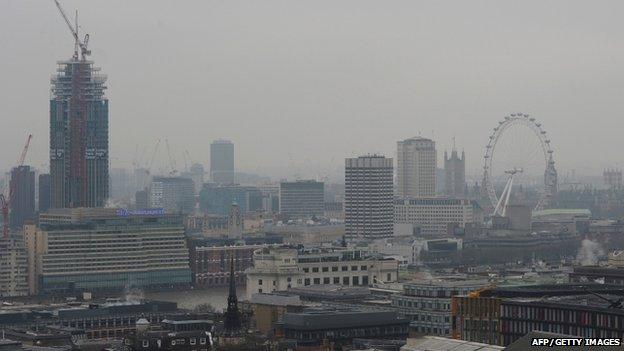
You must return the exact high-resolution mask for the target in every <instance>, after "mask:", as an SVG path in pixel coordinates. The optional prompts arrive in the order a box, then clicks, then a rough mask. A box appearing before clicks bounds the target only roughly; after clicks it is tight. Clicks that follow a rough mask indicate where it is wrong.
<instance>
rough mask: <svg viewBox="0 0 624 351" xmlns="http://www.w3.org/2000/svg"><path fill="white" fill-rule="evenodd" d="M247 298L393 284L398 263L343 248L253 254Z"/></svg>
mask: <svg viewBox="0 0 624 351" xmlns="http://www.w3.org/2000/svg"><path fill="white" fill-rule="evenodd" d="M253 260H254V266H253V267H252V268H249V269H248V270H247V271H246V274H247V295H248V297H251V295H252V294H256V293H270V292H274V291H284V290H288V289H289V288H296V287H302V286H309V285H345V286H368V285H369V284H372V283H374V282H384V283H388V282H396V281H397V273H398V262H397V261H395V260H393V259H384V258H383V257H382V256H380V255H375V254H369V253H364V252H362V251H358V250H347V249H346V248H314V249H297V248H292V247H270V248H263V249H260V250H257V251H256V252H254V259H253Z"/></svg>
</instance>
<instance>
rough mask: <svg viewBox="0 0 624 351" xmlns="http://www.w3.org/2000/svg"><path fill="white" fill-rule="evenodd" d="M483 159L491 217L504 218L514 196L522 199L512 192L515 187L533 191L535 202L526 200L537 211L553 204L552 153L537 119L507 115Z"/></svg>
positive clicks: (498, 127)
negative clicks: (498, 216)
mask: <svg viewBox="0 0 624 351" xmlns="http://www.w3.org/2000/svg"><path fill="white" fill-rule="evenodd" d="M483 158H484V165H483V188H484V189H485V191H486V193H487V197H488V199H489V201H490V203H491V205H492V208H493V211H492V215H500V216H504V215H505V212H506V209H507V206H508V205H509V202H510V201H511V195H512V193H513V194H516V195H517V196H522V194H518V192H517V191H516V192H515V193H514V192H512V189H513V188H514V186H515V188H516V189H518V188H521V189H523V190H524V191H527V190H532V191H534V196H533V197H532V199H525V200H526V201H527V202H532V204H534V209H535V210H540V209H543V208H546V207H548V206H549V205H551V204H552V201H553V197H554V195H555V194H556V192H557V171H556V170H555V161H554V158H553V150H552V148H551V146H550V139H549V138H548V136H547V134H546V131H545V130H544V129H543V127H542V124H541V123H540V122H538V121H537V120H536V119H535V118H533V117H531V116H529V115H528V114H523V113H512V114H510V115H508V116H505V117H504V118H503V119H502V120H501V121H499V122H498V125H497V126H496V127H495V128H493V130H492V134H490V136H489V140H488V143H487V145H486V147H485V155H484V157H483ZM501 186H502V190H500V188H501ZM497 188H498V189H499V190H498V193H497ZM531 200H532V201H531Z"/></svg>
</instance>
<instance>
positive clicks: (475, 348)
mask: <svg viewBox="0 0 624 351" xmlns="http://www.w3.org/2000/svg"><path fill="white" fill-rule="evenodd" d="M504 349H505V348H504V347H502V346H496V345H489V344H482V343H478V342H472V341H464V340H456V339H450V338H443V337H439V336H425V337H422V338H409V339H407V344H405V346H403V347H402V348H401V350H404V351H498V350H504Z"/></svg>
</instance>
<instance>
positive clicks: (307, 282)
mask: <svg viewBox="0 0 624 351" xmlns="http://www.w3.org/2000/svg"><path fill="white" fill-rule="evenodd" d="M305 285H306V286H308V285H310V278H305Z"/></svg>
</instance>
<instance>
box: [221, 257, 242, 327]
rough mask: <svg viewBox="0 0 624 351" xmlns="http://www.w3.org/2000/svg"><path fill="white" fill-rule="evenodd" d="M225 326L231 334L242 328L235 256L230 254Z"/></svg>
mask: <svg viewBox="0 0 624 351" xmlns="http://www.w3.org/2000/svg"><path fill="white" fill-rule="evenodd" d="M223 327H224V329H225V331H226V333H228V334H230V335H231V334H235V333H237V332H238V331H240V329H241V320H240V313H239V312H238V297H237V296H236V280H235V276H234V256H230V291H229V295H228V306H227V311H226V312H225V320H224V323H223Z"/></svg>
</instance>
